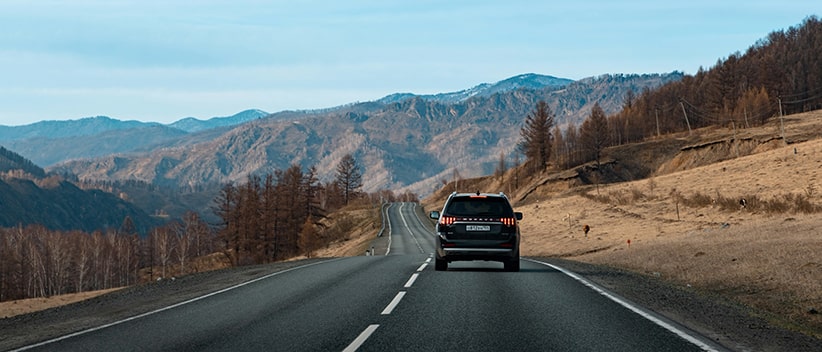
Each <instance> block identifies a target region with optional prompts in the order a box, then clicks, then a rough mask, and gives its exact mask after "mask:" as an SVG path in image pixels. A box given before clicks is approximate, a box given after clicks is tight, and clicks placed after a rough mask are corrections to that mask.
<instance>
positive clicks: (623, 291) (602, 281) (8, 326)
mask: <svg viewBox="0 0 822 352" xmlns="http://www.w3.org/2000/svg"><path fill="white" fill-rule="evenodd" d="M534 259H538V260H540V261H545V262H548V263H551V264H555V265H558V266H561V267H563V268H566V269H568V270H570V271H573V272H575V273H577V274H579V275H581V276H583V277H585V278H587V279H589V280H591V281H593V282H595V283H596V284H598V285H600V286H602V287H604V288H606V289H608V290H610V291H612V292H614V293H616V294H617V295H619V296H621V297H623V298H625V299H627V300H629V301H632V302H634V303H637V304H639V305H641V306H643V307H645V308H648V309H650V310H652V311H654V312H656V313H658V314H660V315H663V316H665V317H667V318H669V319H671V320H674V321H676V322H678V323H680V324H682V325H683V326H685V327H687V328H689V329H691V330H694V331H697V332H699V333H701V334H702V335H704V336H707V337H709V338H710V339H712V340H713V341H715V342H716V343H718V344H720V345H723V346H725V347H727V348H729V349H730V350H734V351H822V340H819V339H815V338H813V337H809V336H807V335H803V334H801V333H798V332H793V331H789V330H785V329H782V328H778V327H775V326H773V325H771V324H769V323H768V320H767V319H766V318H764V317H763V316H762V313H760V312H755V311H752V310H750V309H749V308H745V307H742V306H739V305H736V304H734V303H732V302H728V301H725V300H723V299H722V298H720V297H709V296H705V295H702V294H700V293H698V292H695V291H693V290H690V289H687V288H681V287H675V286H672V285H669V284H667V283H665V282H663V281H661V280H657V279H655V278H650V277H647V276H643V275H638V274H634V273H630V272H626V271H622V270H619V269H614V268H609V267H605V266H599V265H592V264H585V263H580V262H574V261H568V260H562V259H556V258H534ZM325 260H330V259H307V260H300V261H293V262H285V263H275V264H267V265H257V266H249V267H241V268H230V269H224V270H218V271H213V272H206V273H199V274H193V275H188V276H185V277H182V278H178V279H175V280H163V281H159V282H154V283H151V284H144V285H139V286H134V287H130V288H126V289H123V290H119V291H114V292H111V293H108V294H105V295H101V296H98V297H95V298H92V299H89V300H86V301H81V302H77V303H73V304H70V305H66V306H61V307H56V308H52V309H48V310H44V311H39V312H34V313H30V314H24V315H18V316H14V317H11V318H6V319H0V331H2V334H0V350H2V351H6V350H11V349H14V348H19V347H22V346H26V345H29V344H32V343H36V342H39V341H44V340H48V339H53V338H56V337H60V336H63V335H66V334H70V333H72V332H76V331H82V330H85V329H89V328H92V327H97V326H100V325H103V324H107V323H111V322H114V321H117V320H121V319H124V318H128V317H132V316H136V315H139V314H142V313H145V312H150V311H153V310H156V309H160V308H163V307H167V306H169V305H173V304H175V303H179V302H183V301H186V300H189V299H192V298H195V297H199V296H202V295H204V294H208V293H211V292H215V291H218V290H221V289H224V288H227V287H230V286H233V285H237V284H239V283H242V282H247V281H249V280H253V279H256V278H259V277H263V276H265V275H268V274H271V273H275V272H280V271H283V270H288V269H291V268H295V267H297V266H301V265H306V264H310V263H316V262H319V261H325Z"/></svg>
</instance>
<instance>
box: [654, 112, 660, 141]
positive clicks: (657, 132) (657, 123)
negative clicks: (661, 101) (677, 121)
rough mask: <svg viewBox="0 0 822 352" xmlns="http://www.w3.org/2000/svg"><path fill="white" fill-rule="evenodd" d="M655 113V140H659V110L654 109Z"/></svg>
mask: <svg viewBox="0 0 822 352" xmlns="http://www.w3.org/2000/svg"><path fill="white" fill-rule="evenodd" d="M654 112H655V113H656V138H659V109H654Z"/></svg>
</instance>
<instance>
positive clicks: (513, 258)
mask: <svg viewBox="0 0 822 352" xmlns="http://www.w3.org/2000/svg"><path fill="white" fill-rule="evenodd" d="M430 216H431V218H432V219H435V220H438V221H437V239H436V241H437V254H436V258H435V262H434V268H435V269H436V270H446V269H448V263H449V262H453V261H461V260H491V261H499V262H502V263H503V265H504V266H505V271H519V225H517V222H518V221H519V220H522V213H520V212H514V209H512V208H511V203H509V202H508V197H506V196H505V194H503V193H501V192H500V193H499V194H491V193H479V192H477V193H456V192H454V193H451V195H450V196H448V200H446V201H445V206H443V208H442V213H440V212H438V211H432V212H431V214H430Z"/></svg>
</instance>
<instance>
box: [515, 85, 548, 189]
mask: <svg viewBox="0 0 822 352" xmlns="http://www.w3.org/2000/svg"><path fill="white" fill-rule="evenodd" d="M553 127H554V113H553V112H552V111H551V110H550V109H549V108H548V103H546V102H545V101H543V100H540V101H539V102H537V106H536V108H535V109H534V111H532V112H531V113H529V114H528V116H526V117H525V126H523V127H522V129H520V136H522V140H521V141H520V143H519V146H518V147H519V150H520V152H522V154H524V155H525V158H526V163H528V164H530V165H531V172H532V173H536V172H539V171H542V170H544V169H545V168H546V167H547V166H548V162H549V160H550V159H551V147H552V136H551V130H552V129H553Z"/></svg>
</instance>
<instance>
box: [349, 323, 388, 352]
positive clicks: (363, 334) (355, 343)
mask: <svg viewBox="0 0 822 352" xmlns="http://www.w3.org/2000/svg"><path fill="white" fill-rule="evenodd" d="M378 327H380V325H379V324H371V325H369V326H368V327H367V328H365V330H363V332H361V333H360V336H357V338H356V339H354V341H351V344H350V345H348V347H346V348H345V349H344V350H343V352H354V351H356V350H357V349H358V348H360V346H362V344H363V343H365V340H368V338H369V337H371V334H373V333H374V331H376V330H377V328H378Z"/></svg>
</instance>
